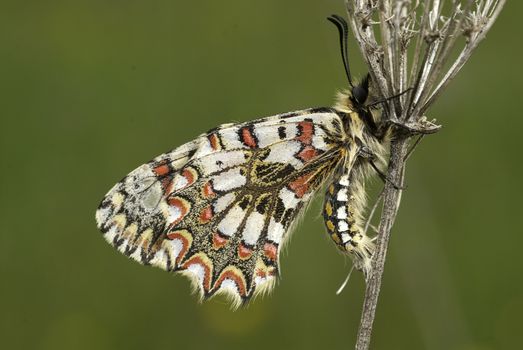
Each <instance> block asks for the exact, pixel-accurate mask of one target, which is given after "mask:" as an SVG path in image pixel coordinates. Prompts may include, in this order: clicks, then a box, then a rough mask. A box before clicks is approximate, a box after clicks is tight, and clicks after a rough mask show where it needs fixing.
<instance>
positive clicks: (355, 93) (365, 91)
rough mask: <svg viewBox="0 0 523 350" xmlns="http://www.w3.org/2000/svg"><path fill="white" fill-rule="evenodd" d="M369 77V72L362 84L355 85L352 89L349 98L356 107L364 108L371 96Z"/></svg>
mask: <svg viewBox="0 0 523 350" xmlns="http://www.w3.org/2000/svg"><path fill="white" fill-rule="evenodd" d="M369 79H370V76H369V74H367V75H366V76H365V78H363V80H362V81H361V83H360V84H358V85H355V86H353V87H352V89H351V94H350V95H351V96H350V97H349V99H350V100H351V102H352V104H353V105H354V107H356V109H360V108H363V107H364V106H365V102H367V98H368V97H369ZM358 107H359V108H358Z"/></svg>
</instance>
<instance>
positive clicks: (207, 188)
mask: <svg viewBox="0 0 523 350" xmlns="http://www.w3.org/2000/svg"><path fill="white" fill-rule="evenodd" d="M202 193H203V196H204V197H206V198H209V197H214V196H216V193H215V192H214V190H213V189H212V184H211V182H210V181H207V183H205V185H203V188H202Z"/></svg>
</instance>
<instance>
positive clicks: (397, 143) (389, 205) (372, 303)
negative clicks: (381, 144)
mask: <svg viewBox="0 0 523 350" xmlns="http://www.w3.org/2000/svg"><path fill="white" fill-rule="evenodd" d="M407 152H408V139H406V138H404V139H399V140H394V141H392V143H391V157H390V162H389V169H388V174H389V177H390V179H391V180H392V182H394V183H398V184H402V182H403V170H404V168H405V162H406V158H407V157H406V155H407ZM383 196H384V199H383V212H382V215H381V220H380V226H379V234H378V239H377V242H376V253H375V256H374V258H373V265H372V272H371V274H370V276H369V277H368V279H367V286H366V289H365V301H364V303H363V312H362V315H361V320H360V328H359V331H358V339H357V342H356V350H366V349H368V348H369V344H370V340H371V333H372V324H373V323H374V316H375V314H376V307H377V305H378V297H379V294H380V289H381V280H382V276H383V270H384V267H385V260H386V257H387V247H388V244H389V238H390V233H391V230H392V226H393V224H394V221H395V219H396V214H397V213H398V209H399V205H400V201H401V190H397V189H395V188H394V186H393V185H392V184H391V183H387V184H385V189H384V194H383Z"/></svg>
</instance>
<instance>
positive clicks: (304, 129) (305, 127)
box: [296, 121, 314, 145]
mask: <svg viewBox="0 0 523 350" xmlns="http://www.w3.org/2000/svg"><path fill="white" fill-rule="evenodd" d="M298 129H299V130H300V135H299V136H298V137H296V139H297V140H298V141H300V142H303V143H305V144H307V145H310V144H311V143H312V136H313V135H314V125H313V124H312V122H309V121H303V122H299V123H298Z"/></svg>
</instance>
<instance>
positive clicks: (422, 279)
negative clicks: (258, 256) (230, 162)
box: [0, 0, 523, 350]
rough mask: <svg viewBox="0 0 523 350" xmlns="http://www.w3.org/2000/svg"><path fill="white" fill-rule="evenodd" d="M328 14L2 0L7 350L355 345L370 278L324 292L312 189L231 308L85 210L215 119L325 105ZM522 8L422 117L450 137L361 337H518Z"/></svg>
mask: <svg viewBox="0 0 523 350" xmlns="http://www.w3.org/2000/svg"><path fill="white" fill-rule="evenodd" d="M331 13H340V14H343V5H342V1H341V0H324V1H312V0H310V1H303V0H286V1H281V0H270V1H269V0H265V1H245V0H234V1H233V0H230V1H211V0H202V1H165V0H164V1H116V0H113V1H109V0H106V1H101V0H84V1H29V0H27V1H21V0H18V1H14V0H13V1H5V0H4V1H1V2H0V43H1V45H0V80H1V84H0V89H1V92H0V95H1V97H0V101H1V104H0V111H1V122H2V123H1V125H2V126H1V128H0V133H1V136H0V145H1V148H0V152H1V153H0V154H1V159H2V168H3V171H2V172H1V175H0V176H1V181H0V186H1V187H0V188H1V194H2V195H1V202H0V206H1V207H0V218H1V222H2V225H1V229H0V232H1V234H0V247H1V254H0V266H1V271H2V273H1V278H2V282H1V288H0V296H1V298H0V300H1V301H0V342H1V343H0V347H1V348H2V349H144V348H145V349H196V348H198V349H211V348H213V349H228V350H233V349H243V348H249V349H267V348H271V349H280V348H288V349H318V348H324V349H327V348H328V349H350V348H353V344H354V341H355V334H356V330H357V326H358V322H359V317H360V308H361V304H362V297H363V288H364V285H363V282H362V278H361V276H360V275H359V274H354V276H353V278H352V280H351V281H350V284H349V285H348V287H347V288H346V289H345V291H344V292H343V294H342V295H340V296H336V295H335V291H336V289H337V288H338V287H339V285H340V283H341V282H342V280H343V279H344V278H345V275H346V273H347V272H348V270H349V267H350V263H349V261H348V259H346V258H345V257H343V256H341V255H340V254H339V253H338V252H337V251H336V249H335V247H334V245H333V244H332V243H331V242H330V240H329V239H328V238H327V235H326V234H325V233H324V228H323V223H322V220H321V219H320V217H319V211H320V210H319V209H320V201H318V200H317V201H316V202H315V203H314V205H313V206H312V208H310V210H309V211H308V212H307V214H306V216H305V222H304V223H302V224H301V225H300V227H299V228H298V230H297V232H295V235H294V237H293V239H292V242H291V244H290V245H289V247H288V249H286V252H285V254H284V256H283V257H282V259H281V260H282V274H283V276H282V277H283V278H282V279H281V281H280V283H279V284H278V286H277V288H276V289H275V290H274V293H273V294H272V295H270V296H268V297H265V298H262V299H257V300H255V301H254V302H252V303H251V304H250V306H249V307H248V308H245V309H241V310H239V311H236V312H232V311H230V309H229V307H228V305H227V304H226V302H225V301H224V300H222V299H217V300H212V301H210V302H207V303H205V304H199V303H197V301H196V298H195V296H193V295H191V293H190V286H189V283H188V281H187V280H186V279H185V278H183V277H181V276H172V275H170V274H168V273H165V272H163V271H160V270H157V269H153V268H148V267H143V266H141V265H139V264H137V263H134V262H131V261H130V260H128V259H127V258H125V257H124V256H123V255H121V254H119V253H117V252H116V251H115V250H113V248H111V247H110V246H109V245H107V244H106V243H105V241H104V240H103V239H102V237H101V235H100V233H99V232H98V231H97V229H96V226H95V222H94V211H95V209H96V207H97V205H98V202H99V201H100V199H101V198H102V197H103V195H104V194H105V193H106V191H107V190H108V189H109V188H110V187H111V186H112V185H113V184H114V183H115V182H116V181H118V180H119V179H120V178H121V177H122V176H123V175H125V174H126V173H127V172H129V171H130V170H132V169H134V168H135V167H137V166H138V165H140V164H141V163H143V162H144V161H147V160H149V159H150V158H151V157H153V156H156V155H158V154H160V153H162V152H164V151H166V150H169V149H171V148H173V147H174V146H176V145H180V144H182V143H184V142H186V141H188V140H190V139H191V138H193V137H195V136H196V135H198V134H199V133H201V132H203V131H205V130H207V129H209V128H211V127H214V126H216V125H218V124H221V123H225V122H230V121H245V120H249V119H254V118H256V117H260V116H266V115H271V114H276V113H280V112H286V111H291V110H296V109H301V108H306V107H313V106H328V105H331V104H332V101H333V95H334V93H335V92H336V90H338V89H340V88H343V87H345V85H346V81H345V78H344V74H343V70H342V65H341V60H340V58H339V55H338V38H337V34H336V31H335V29H334V27H333V26H332V25H331V24H329V23H328V22H327V21H326V20H325V17H326V16H328V15H329V14H331ZM521 13H523V5H522V2H520V1H509V4H508V5H507V6H506V8H505V10H504V12H503V13H502V15H501V17H500V19H499V21H498V22H497V23H496V24H495V26H494V28H493V30H492V32H491V33H490V34H489V35H488V38H487V40H486V41H485V42H483V43H482V44H481V46H480V47H479V49H478V50H477V52H476V54H475V55H474V56H473V58H472V60H471V61H470V62H469V63H468V64H467V65H466V66H465V68H464V70H463V71H462V72H461V73H460V75H459V76H458V79H456V80H455V81H454V82H453V84H452V85H451V87H450V88H449V89H448V90H447V91H446V93H445V94H444V95H443V96H442V97H441V98H440V99H439V100H438V102H437V104H436V105H435V106H434V108H432V109H431V110H430V114H429V116H430V117H432V118H437V119H438V121H440V122H441V123H443V124H444V129H443V130H442V131H441V132H440V133H439V134H437V135H434V136H430V137H427V138H426V139H425V141H424V142H423V143H422V144H421V146H420V147H419V148H418V150H417V152H416V153H415V155H414V156H413V157H412V161H411V162H410V163H409V167H408V172H407V183H408V186H409V187H408V190H407V191H406V192H405V194H404V196H403V203H402V207H401V210H400V214H399V217H398V220H397V223H396V225H395V227H394V234H393V237H392V241H391V249H390V256H389V260H388V263H387V268H386V273H385V278H384V286H383V289H382V295H381V299H380V305H379V308H378V312H377V318H376V323H375V333H374V338H373V348H374V349H452V350H490V349H515V348H521V344H522V343H523V332H522V331H521V325H522V315H523V293H522V292H523V280H522V271H521V266H522V263H521V259H520V252H521V246H522V244H523V238H522V229H521V227H520V223H521V207H522V206H521V198H520V197H521V194H522V191H521V177H522V170H523V166H522V162H521V160H522V157H521V150H522V146H523V141H522V139H521V130H522V129H523V122H522V118H521V103H520V101H521V95H522V89H521V80H522V78H523V76H522V72H521V62H522V58H523V57H522V47H521V35H522V34H523V31H522V29H521ZM518 23H519V24H518ZM351 51H352V55H351V58H352V65H353V72H355V73H356V72H357V73H359V75H362V74H363V73H365V67H364V65H363V64H362V62H361V58H360V56H359V52H358V51H357V49H356V47H355V46H354V45H352V46H351Z"/></svg>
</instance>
